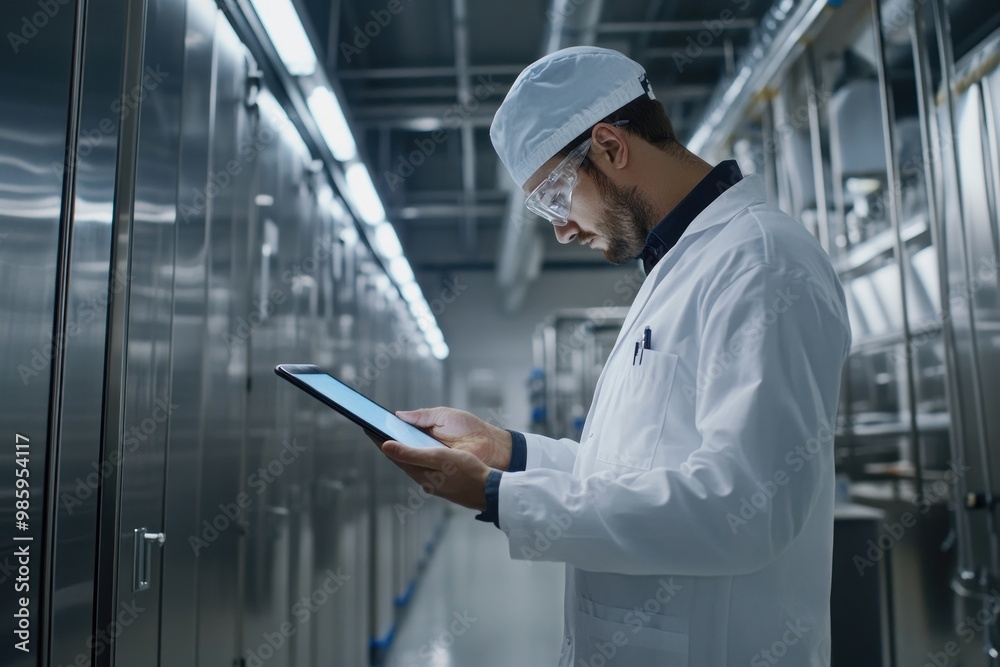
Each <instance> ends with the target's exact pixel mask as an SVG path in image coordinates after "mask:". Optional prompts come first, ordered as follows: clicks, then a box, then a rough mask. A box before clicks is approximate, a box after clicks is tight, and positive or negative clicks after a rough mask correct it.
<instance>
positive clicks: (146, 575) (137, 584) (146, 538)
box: [132, 528, 167, 592]
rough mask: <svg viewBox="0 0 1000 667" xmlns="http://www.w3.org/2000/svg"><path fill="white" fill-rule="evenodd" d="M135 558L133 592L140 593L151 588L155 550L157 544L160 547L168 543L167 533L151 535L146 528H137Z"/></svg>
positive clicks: (133, 564) (135, 532)
mask: <svg viewBox="0 0 1000 667" xmlns="http://www.w3.org/2000/svg"><path fill="white" fill-rule="evenodd" d="M133 533H134V535H135V558H134V561H133V563H132V591H133V592H139V591H144V590H146V589H147V588H149V579H150V572H152V570H153V549H152V545H153V543H154V542H155V543H156V544H157V545H159V546H163V543H164V542H166V541H167V535H166V533H151V532H149V531H148V530H147V529H146V528H136V529H135V530H134V531H133Z"/></svg>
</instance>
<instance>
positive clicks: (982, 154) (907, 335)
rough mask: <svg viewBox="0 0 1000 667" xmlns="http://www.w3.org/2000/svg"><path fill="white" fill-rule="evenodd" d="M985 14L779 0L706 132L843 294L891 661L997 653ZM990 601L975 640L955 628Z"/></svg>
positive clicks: (960, 660) (991, 193)
mask: <svg viewBox="0 0 1000 667" xmlns="http://www.w3.org/2000/svg"><path fill="white" fill-rule="evenodd" d="M987 5H988V3H976V2H969V1H963V0H952V1H950V2H948V1H946V0H928V1H927V2H910V1H908V0H907V1H896V0H874V1H869V0H857V1H852V0H847V1H845V2H842V3H841V2H836V3H834V2H829V3H828V2H812V1H809V0H805V1H802V2H782V3H777V4H776V5H775V7H774V9H772V11H771V14H770V15H769V17H768V20H765V21H764V22H763V24H762V25H761V27H760V29H759V30H758V32H757V36H756V38H755V41H754V46H755V48H752V49H750V50H749V51H748V52H747V54H746V55H745V56H744V58H743V60H742V61H741V62H740V63H738V64H737V68H736V71H735V75H734V77H733V78H732V79H731V80H730V81H727V82H724V83H723V84H722V85H720V87H719V90H718V92H717V95H716V97H715V100H714V102H713V104H712V105H710V108H709V110H708V113H707V114H706V116H705V120H704V122H703V123H702V125H701V126H700V127H699V129H698V131H697V132H696V133H695V135H694V138H693V140H692V142H691V147H692V148H693V150H695V151H698V152H700V154H702V155H703V156H705V157H707V158H709V159H713V160H718V159H721V158H723V157H727V156H729V155H732V154H735V155H736V157H737V159H739V160H740V164H741V167H742V168H743V170H744V172H745V173H747V172H749V173H754V172H758V173H762V174H763V175H764V177H765V181H766V183H767V185H768V189H769V194H770V196H771V198H772V200H773V201H774V202H775V203H777V204H778V205H779V206H781V207H782V208H783V209H784V210H786V211H787V212H789V213H790V214H791V215H793V216H795V217H796V218H798V219H799V220H801V221H802V222H803V223H804V224H805V225H806V226H807V227H808V228H809V229H810V230H811V231H813V233H814V234H815V235H816V237H817V238H818V239H819V241H820V242H821V243H822V244H823V246H824V248H826V249H827V251H828V252H829V253H830V256H831V258H832V259H833V262H834V265H835V266H836V268H837V271H838V273H839V275H840V277H841V281H842V283H843V285H844V290H845V292H846V296H847V299H848V304H849V307H850V317H851V328H852V333H853V346H852V350H851V355H850V358H849V361H848V364H847V368H846V369H845V376H844V383H843V395H842V400H841V409H840V416H839V423H838V425H837V437H836V441H835V448H836V457H837V463H838V469H839V471H840V472H841V474H843V475H846V476H847V477H849V478H850V480H851V484H850V495H851V497H852V499H853V500H854V501H856V502H859V503H863V504H867V505H870V506H874V507H878V508H880V509H881V510H883V511H884V512H885V523H884V526H883V528H882V530H881V531H880V533H879V535H877V537H876V539H875V543H876V544H877V545H881V546H880V547H879V548H878V549H875V550H874V552H873V553H872V554H869V555H865V554H860V557H861V558H862V559H867V560H872V559H875V560H874V561H873V562H872V565H874V564H876V563H877V562H879V561H881V560H882V559H883V557H884V559H885V563H886V564H890V565H891V567H890V568H889V573H890V580H889V586H888V587H887V588H886V591H885V595H886V596H887V597H888V598H889V600H890V604H889V606H888V609H887V612H888V615H889V621H890V622H889V624H888V625H887V627H886V633H885V636H884V637H883V640H882V646H883V651H884V655H883V662H884V663H885V664H899V665H909V664H924V663H925V662H927V661H928V659H929V657H930V656H933V655H936V654H937V653H938V652H940V651H941V650H942V649H941V647H944V646H945V645H946V644H947V643H948V642H950V641H954V642H956V644H955V646H957V647H959V648H958V653H957V654H952V653H949V654H948V655H947V657H948V659H949V660H950V662H948V664H950V665H953V664H961V665H976V666H978V665H986V664H996V663H995V659H996V658H997V656H998V649H997V648H995V642H996V641H997V639H996V628H995V619H996V614H995V611H994V610H995V608H996V607H995V605H996V597H995V596H994V595H995V594H994V593H991V591H993V590H995V589H994V588H993V586H994V585H995V583H996V579H997V575H998V574H1000V568H998V555H997V554H998V550H997V540H998V537H1000V536H998V534H997V530H996V525H995V517H994V508H995V503H994V502H993V500H992V499H993V498H995V497H996V482H995V481H994V480H995V479H997V472H998V471H996V469H995V463H993V461H995V460H996V459H997V457H996V453H995V443H996V442H997V438H996V433H997V429H998V428H1000V426H998V424H1000V421H997V420H998V419H1000V417H998V416H997V411H996V410H995V409H991V407H990V406H993V405H996V404H997V402H998V400H1000V384H997V381H996V379H995V378H994V376H993V375H991V374H990V373H989V372H987V371H986V370H985V369H988V368H995V367H996V364H997V363H998V361H1000V359H998V357H997V355H996V353H995V350H996V348H997V346H996V324H995V323H996V319H997V309H996V303H997V286H998V280H997V270H996V269H997V260H998V257H1000V255H998V247H1000V246H998V241H997V238H998V236H997V229H998V228H1000V227H998V222H1000V218H998V213H997V211H998V209H997V206H996V202H997V201H1000V181H998V180H997V176H998V174H1000V161H998V150H997V146H998V145H1000V142H998V140H997V137H998V135H997V127H998V124H997V122H998V120H1000V95H998V94H997V91H998V90H1000V69H998V68H997V65H998V63H1000V55H998V54H1000V50H998V49H1000V31H998V27H1000V14H998V12H997V11H996V8H995V7H988V6H987ZM901 521H902V522H904V523H910V526H909V528H908V529H905V530H902V531H901V532H899V533H898V534H896V532H895V531H894V529H893V528H892V527H893V526H896V525H903V524H902V523H900V522H901ZM866 562H867V561H866ZM856 569H857V570H858V571H857V578H858V579H857V580H858V581H860V577H862V576H863V574H864V572H865V571H866V567H858V568H856ZM849 570H850V568H848V571H849ZM842 585H851V580H850V579H848V580H846V581H844V580H842ZM984 610H986V611H987V612H988V613H987V617H988V619H989V622H988V623H985V624H983V627H980V629H979V630H978V631H975V632H972V631H969V632H968V633H965V632H961V630H956V628H962V627H963V626H962V625H961V624H962V622H963V619H965V618H967V617H968V616H969V615H972V616H975V615H976V613H977V612H983V611H984ZM959 632H961V636H959V634H958V633H959ZM835 645H836V641H835ZM845 659H846V658H845V657H844V656H840V657H838V653H837V651H836V646H835V650H834V654H833V660H834V664H852V663H846V662H842V660H845ZM936 664H938V663H936Z"/></svg>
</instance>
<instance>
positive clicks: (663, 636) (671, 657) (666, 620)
mask: <svg viewBox="0 0 1000 667" xmlns="http://www.w3.org/2000/svg"><path fill="white" fill-rule="evenodd" d="M577 603H578V604H577V632H578V636H579V640H580V641H578V643H577V650H576V659H577V661H578V662H579V663H580V664H585V665H593V664H607V665H609V666H610V665H620V666H621V667H647V666H649V665H670V667H686V666H687V664H688V651H689V638H688V630H689V627H688V619H687V618H683V617H678V616H663V615H660V614H650V613H647V612H645V611H643V610H642V609H640V608H636V609H632V610H626V609H618V608H616V607H609V606H607V605H602V604H600V603H597V602H592V601H590V600H583V599H578V600H577ZM598 656H603V658H604V660H601V659H600V658H599V657H598ZM605 660H606V662H605Z"/></svg>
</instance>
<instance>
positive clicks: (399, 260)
mask: <svg viewBox="0 0 1000 667" xmlns="http://www.w3.org/2000/svg"><path fill="white" fill-rule="evenodd" d="M389 275H391V276H392V279H393V280H395V281H396V284H397V285H405V284H406V283H412V282H413V280H414V278H413V269H411V268H410V263H409V262H407V261H406V258H405V257H403V256H402V255H400V256H399V257H396V258H395V259H393V260H390V261H389Z"/></svg>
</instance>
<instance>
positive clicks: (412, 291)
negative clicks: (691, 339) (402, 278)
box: [399, 283, 424, 303]
mask: <svg viewBox="0 0 1000 667" xmlns="http://www.w3.org/2000/svg"><path fill="white" fill-rule="evenodd" d="M399 291H400V292H402V293H403V298H404V299H406V303H415V302H417V301H421V300H422V299H423V298H424V293H423V292H421V291H420V285H418V284H417V283H405V284H403V285H400V287H399Z"/></svg>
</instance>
